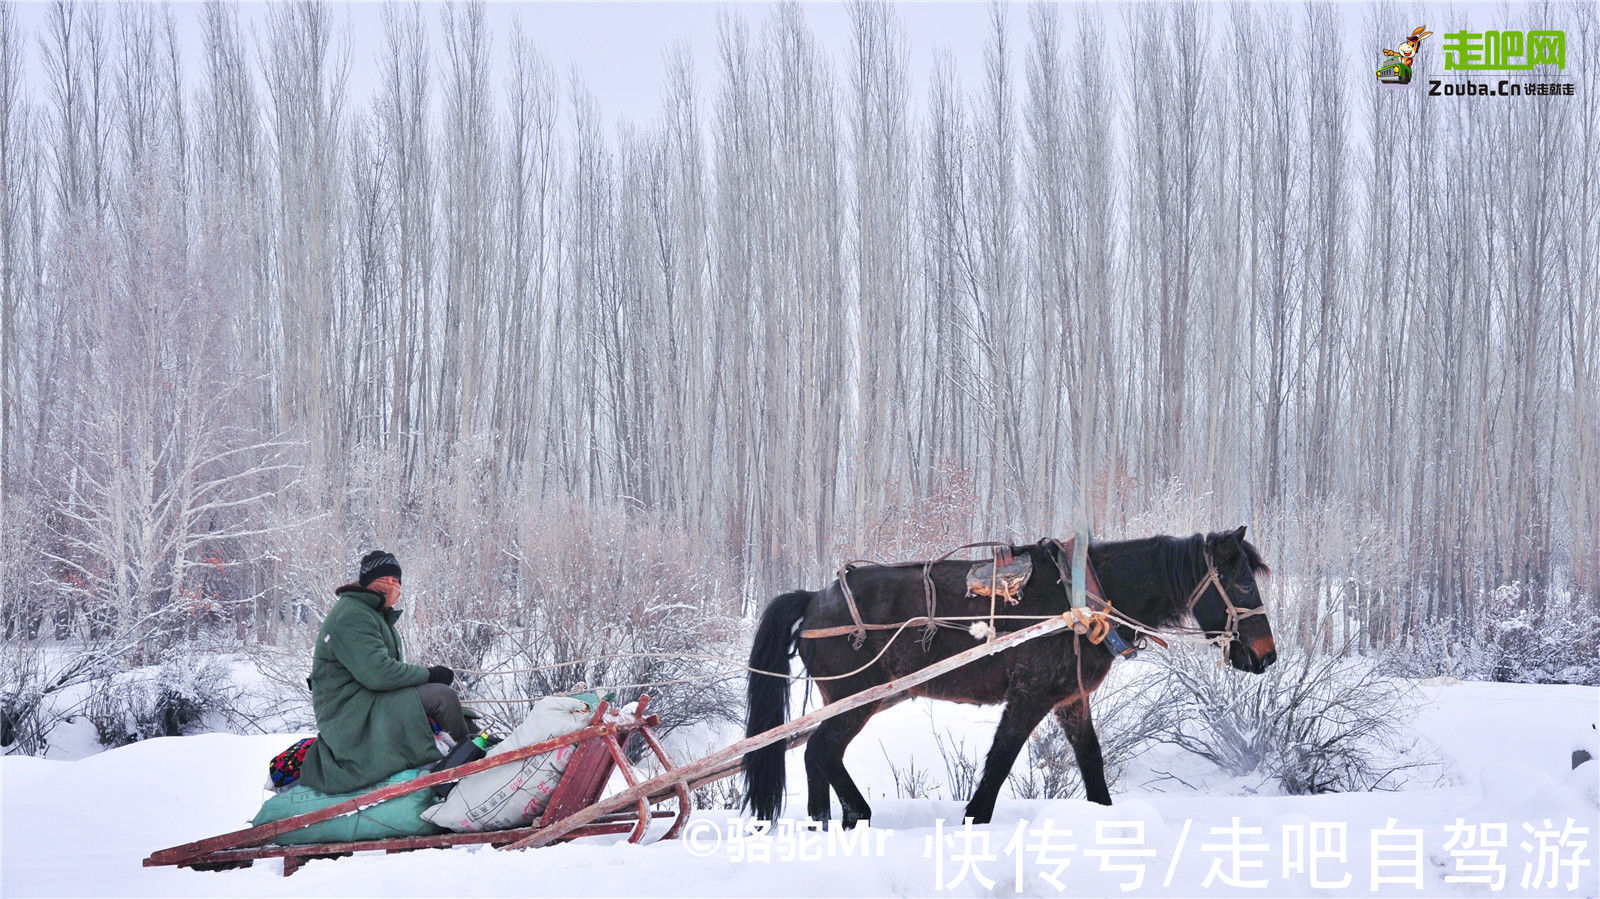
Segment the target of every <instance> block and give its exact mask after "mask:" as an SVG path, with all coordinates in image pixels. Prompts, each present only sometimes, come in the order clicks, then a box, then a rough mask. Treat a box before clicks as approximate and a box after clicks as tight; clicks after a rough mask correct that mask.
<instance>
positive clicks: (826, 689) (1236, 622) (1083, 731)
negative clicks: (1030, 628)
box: [744, 527, 1277, 827]
mask: <svg viewBox="0 0 1600 899" xmlns="http://www.w3.org/2000/svg"><path fill="white" fill-rule="evenodd" d="M1244 530H1245V529H1244V528H1242V527H1241V528H1239V529H1238V530H1235V531H1228V532H1225V533H1220V534H1207V535H1205V536H1202V535H1200V534H1195V535H1194V536H1192V537H1187V538H1175V537H1150V538H1146V539H1143V540H1125V541H1119V542H1112V543H1096V544H1093V545H1091V546H1090V547H1089V562H1090V565H1091V566H1092V568H1093V569H1094V571H1095V573H1096V574H1097V575H1098V576H1099V579H1100V586H1101V589H1102V590H1103V592H1104V594H1105V599H1106V600H1107V601H1108V602H1110V603H1111V605H1112V606H1113V608H1115V609H1116V611H1117V612H1119V613H1121V614H1122V615H1125V616H1127V617H1128V618H1130V619H1132V620H1134V621H1137V622H1139V623H1141V624H1143V625H1146V626H1148V627H1151V628H1160V627H1164V626H1168V625H1172V624H1175V623H1176V622H1178V621H1179V620H1180V619H1182V618H1183V617H1184V616H1185V615H1186V614H1188V613H1190V612H1192V613H1193V616H1194V620H1195V622H1196V623H1197V624H1198V625H1199V627H1200V628H1202V629H1203V630H1204V631H1205V632H1206V634H1207V636H1209V637H1213V638H1216V637H1218V636H1221V635H1224V634H1229V635H1231V639H1230V640H1229V641H1228V644H1227V646H1226V651H1227V655H1228V660H1229V662H1230V663H1231V664H1232V665H1233V667H1235V668H1238V669H1240V670H1241V671H1249V672H1253V673H1257V674H1259V673H1261V672H1263V671H1265V670H1266V668H1267V666H1268V665H1271V664H1272V663H1273V661H1275V660H1276V659H1277V652H1276V651H1275V650H1274V648H1273V641H1272V629H1271V627H1270V626H1269V625H1268V623H1267V618H1266V615H1265V613H1264V611H1258V610H1261V609H1262V605H1261V595H1260V593H1259V592H1258V590H1257V587H1256V575H1257V574H1258V573H1260V574H1262V575H1265V574H1266V573H1267V566H1266V565H1265V564H1264V563H1263V562H1262V561H1261V555H1260V554H1259V553H1257V552H1256V548H1255V547H1254V546H1251V545H1250V543H1249V542H1247V541H1246V540H1245V539H1244ZM1012 553H1013V554H1014V555H1016V556H1018V557H1021V556H1023V555H1027V556H1030V557H1031V560H1030V561H1031V562H1032V568H1033V574H1032V577H1031V578H1030V579H1029V580H1028V582H1027V585H1026V586H1025V587H1024V589H1023V591H1022V593H1021V595H1020V597H1019V598H1018V602H1017V603H1016V604H1015V605H1009V604H1007V603H1003V602H1002V603H1000V604H999V608H998V609H997V610H996V611H998V612H999V613H1000V614H1005V615H1016V616H1047V615H1056V614H1060V613H1061V612H1063V611H1065V610H1066V608H1067V605H1068V594H1067V587H1066V585H1065V584H1063V583H1062V577H1061V574H1060V572H1063V571H1067V570H1070V567H1071V563H1070V560H1068V559H1065V558H1063V557H1062V550H1061V548H1060V547H1059V545H1058V544H1056V543H1055V542H1054V541H1049V540H1046V541H1040V542H1039V543H1038V544H1036V545H1033V546H1019V547H1012ZM972 564H973V563H972V561H971V560H965V561H963V560H950V561H944V562H938V563H935V564H934V565H932V566H931V568H930V569H929V571H928V574H929V575H930V577H931V579H932V583H933V586H934V591H935V597H936V616H937V617H944V616H948V617H950V618H960V617H962V616H979V617H982V616H987V615H988V614H989V612H990V599H989V598H987V597H975V596H968V595H967V573H968V571H969V570H970V569H971V567H972ZM923 571H924V567H923V564H922V563H915V564H911V565H884V566H867V567H861V568H855V569H851V570H850V571H849V572H848V573H847V574H846V575H845V577H846V579H847V580H848V582H849V588H850V592H851V593H852V594H853V595H854V597H855V602H856V606H857V608H858V609H859V610H860V614H861V619H862V620H863V621H865V622H867V623H869V624H883V623H893V622H902V621H907V620H909V619H913V618H916V617H918V616H923V615H926V614H927V613H928V607H927V594H926V592H925V587H924V582H923ZM852 623H853V619H852V617H851V614H850V610H849V607H848V605H847V604H846V599H845V593H844V591H843V590H842V589H841V587H840V585H839V582H838V581H834V582H833V583H832V584H830V585H829V586H828V587H827V588H825V589H823V590H820V591H817V592H810V591H804V590H802V591H796V592H794V593H785V594H783V595H782V596H779V597H777V598H776V599H774V600H772V602H771V603H769V604H768V605H767V608H766V611H765V612H764V613H763V614H762V616H761V624H760V627H759V628H758V629H757V630H756V636H755V643H754V646H753V647H752V648H751V650H750V667H751V668H753V669H756V670H758V671H771V672H783V673H785V674H787V673H788V671H789V659H790V658H791V657H792V656H794V655H795V654H796V653H798V654H799V655H800V656H801V658H802V659H803V660H804V662H805V666H806V670H807V671H808V672H809V674H810V676H812V677H816V678H826V677H829V676H834V675H840V674H848V673H850V672H857V669H861V670H860V671H859V672H857V673H855V674H851V675H850V676H849V677H846V678H843V679H838V680H818V681H817V686H818V688H819V689H820V690H821V691H822V695H823V698H824V699H825V700H827V701H828V702H833V701H835V700H837V699H840V698H842V697H845V696H850V695H852V694H855V693H859V692H861V691H862V690H866V689H868V688H870V687H874V686H877V685H879V684H883V683H887V682H889V681H890V680H893V679H894V678H897V677H900V676H903V675H906V674H910V673H911V672H913V671H916V670H918V669H920V668H923V667H925V666H926V665H928V664H931V663H932V662H935V661H938V660H940V659H944V658H948V657H950V656H952V655H955V654H956V653H958V652H961V651H962V650H965V649H970V648H971V647H973V646H975V645H977V638H976V637H974V636H973V634H971V633H969V632H968V631H967V630H965V629H963V628H939V629H937V630H936V631H935V632H934V634H933V636H932V640H931V642H929V643H927V644H924V642H923V641H922V639H921V637H922V631H921V628H920V627H919V626H913V627H910V628H907V629H905V630H904V631H901V632H899V634H898V636H897V637H896V636H894V635H895V634H896V631H894V630H892V629H873V630H868V631H867V632H866V637H865V640H864V642H862V643H861V644H860V646H859V648H858V647H857V646H856V640H855V639H854V638H853V637H852V636H851V635H849V634H840V635H838V636H827V637H820V638H815V639H813V638H806V637H802V636H801V635H800V631H801V630H802V629H803V630H812V629H823V628H834V629H835V630H839V629H840V628H839V626H841V625H851V624H852ZM1030 623H1031V622H1030V621H1028V620H1024V619H1020V618H1018V619H999V620H996V622H995V624H996V629H997V630H999V631H1001V632H1005V631H1012V630H1018V629H1020V628H1022V627H1025V626H1027V625H1028V624H1030ZM1119 632H1120V633H1121V634H1122V636H1123V638H1124V639H1125V640H1128V641H1132V640H1134V639H1136V638H1137V636H1138V634H1137V633H1136V632H1135V630H1134V629H1133V628H1129V627H1121V628H1119ZM891 640H892V642H891ZM886 644H888V649H887V651H884V647H885V645H886ZM880 651H882V657H881V658H878V660H877V661H876V662H875V663H873V664H871V665H867V666H866V667H865V668H863V665H866V663H867V662H869V661H870V660H872V659H873V658H874V657H877V656H878V654H879V653H880ZM1111 662H1112V655H1111V652H1110V650H1109V649H1107V648H1106V646H1105V645H1104V644H1095V643H1091V642H1090V641H1089V640H1088V639H1087V638H1086V637H1083V636H1079V635H1077V634H1074V633H1072V632H1071V631H1061V632H1059V633H1055V634H1051V635H1049V636H1045V637H1039V638H1036V639H1034V640H1032V641H1030V642H1027V643H1023V644H1021V645H1019V646H1016V647H1013V648H1011V649H1008V650H1006V651H1004V652H1000V653H997V654H995V655H993V656H989V657H986V658H983V659H980V660H978V661H974V662H972V663H970V664H968V665H965V666H963V667H962V668H959V669H957V670H955V671H952V672H950V673H949V674H945V675H942V676H940V677H937V678H934V679H932V680H930V681H928V682H927V683H924V684H922V685H921V686H919V687H915V688H913V689H912V690H911V691H910V692H911V695H915V696H927V697H930V698H934V699H949V700H954V701H956V702H970V703H978V704H983V705H992V704H994V703H1001V702H1003V703H1005V711H1004V712H1003V713H1002V714H1001V716H1000V727H999V729H998V730H997V731H996V732H995V736H994V744H993V745H992V746H990V747H989V755H988V758H987V759H986V761H985V763H984V769H983V777H982V779H981V780H979V781H978V786H977V788H976V789H975V790H974V791H973V794H972V799H971V800H970V801H969V802H968V803H967V809H966V814H967V816H968V817H970V818H972V819H973V821H975V822H976V823H979V824H984V823H988V821H989V819H990V816H991V815H992V814H993V813H994V803H995V797H996V796H997V795H998V794H999V791H1000V785H1001V784H1002V783H1003V782H1004V781H1005V779H1006V776H1007V775H1008V774H1009V773H1010V772H1011V765H1012V763H1013V762H1014V761H1016V758H1017V753H1018V752H1019V751H1020V750H1021V749H1022V746H1023V744H1024V743H1026V742H1027V740H1028V736H1029V735H1030V734H1032V733H1033V729H1034V727H1035V726H1036V725H1038V723H1039V722H1040V721H1041V720H1043V719H1044V716H1045V715H1046V714H1048V713H1050V712H1052V711H1054V712H1055V714H1056V720H1057V721H1059V722H1060V723H1061V727H1062V729H1063V730H1065V731H1066V735H1067V739H1068V741H1069V742H1071V744H1072V751H1073V754H1074V755H1075V756H1076V758H1077V762H1078V768H1079V770H1080V771H1081V772H1082V774H1083V783H1084V789H1085V790H1086V791H1087V793H1088V797H1089V799H1090V801H1092V802H1098V803H1100V804H1101V805H1110V804H1111V793H1110V792H1109V791H1108V790H1107V788H1106V777H1105V765H1104V763H1103V761H1102V759H1101V756H1100V740H1099V738H1098V737H1097V736H1096V735H1095V731H1094V723H1093V721H1092V720H1091V718H1090V717H1089V694H1090V693H1092V692H1094V689H1095V688H1096V687H1098V686H1100V683H1101V682H1102V681H1104V680H1105V677H1106V674H1107V672H1109V671H1110V670H1111ZM788 704H789V683H788V681H787V680H786V679H785V678H781V677H776V676H774V675H770V674H751V676H750V684H749V713H748V717H747V719H746V726H745V734H746V735H747V736H754V735H755V734H758V733H761V732H763V731H766V730H769V729H771V728H774V727H777V726H778V725H780V724H782V723H783V722H784V721H786V720H787V719H788V716H789V709H788ZM884 707H885V706H884V704H883V703H873V704H870V705H865V706H862V707H861V708H858V709H854V710H852V711H850V712H846V713H845V714H842V715H839V716H838V717H835V718H830V719H828V720H827V721H825V722H824V723H823V724H822V726H821V727H819V728H818V729H817V731H816V733H815V734H813V735H812V737H811V739H810V741H809V742H808V743H807V745H806V751H805V763H806V785H807V789H808V802H807V811H808V812H809V813H810V815H811V817H812V818H815V819H816V820H818V821H822V822H827V821H828V818H829V793H828V790H829V787H832V788H833V791H834V792H835V793H837V794H838V796H839V804H840V806H841V807H842V809H843V823H844V826H845V827H853V826H855V824H856V822H858V821H860V820H861V819H863V818H870V817H872V809H871V807H869V806H868V805H867V800H866V799H865V798H864V797H863V796H862V795H861V791H860V790H859V789H857V788H856V785H855V783H854V782H853V781H852V780H851V779H850V774H849V772H847V771H846V770H845V767H844V751H845V747H846V746H848V745H849V743H850V741H851V740H852V739H854V738H855V736H856V734H858V733H860V732H861V728H862V727H864V726H865V725H866V723H867V719H869V718H871V717H872V716H873V714H874V713H875V712H877V711H879V710H880V709H881V708H884ZM783 756H784V744H783V743H782V742H781V741H780V742H779V743H777V744H775V745H772V746H768V747H765V748H762V749H758V750H755V751H754V752H751V753H749V754H748V755H746V756H745V759H744V769H745V785H746V790H747V795H748V796H749V802H750V805H751V808H752V809H753V810H754V811H755V813H756V815H757V817H760V818H763V819H767V820H770V819H772V818H774V817H776V816H777V815H778V814H779V813H780V812H782V810H783V793H784V758H783Z"/></svg>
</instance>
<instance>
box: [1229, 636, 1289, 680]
mask: <svg viewBox="0 0 1600 899" xmlns="http://www.w3.org/2000/svg"><path fill="white" fill-rule="evenodd" d="M1277 660H1278V650H1277V647H1276V646H1274V645H1273V642H1272V638H1271V637H1258V638H1257V639H1255V640H1251V641H1250V643H1249V644H1248V645H1246V644H1245V643H1244V641H1242V640H1239V639H1237V638H1235V639H1234V641H1233V642H1232V643H1231V644H1229V645H1228V664H1230V665H1232V666H1233V667H1235V668H1237V669H1239V670H1240V671H1247V672H1249V673H1251V674H1262V673H1264V672H1265V671H1266V670H1267V668H1268V667H1269V666H1271V665H1272V663H1273V662H1276V661H1277Z"/></svg>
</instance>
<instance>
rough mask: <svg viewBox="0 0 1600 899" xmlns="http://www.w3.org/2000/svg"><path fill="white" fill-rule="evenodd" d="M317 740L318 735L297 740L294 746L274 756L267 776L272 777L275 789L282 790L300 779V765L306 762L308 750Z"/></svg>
mask: <svg viewBox="0 0 1600 899" xmlns="http://www.w3.org/2000/svg"><path fill="white" fill-rule="evenodd" d="M315 742H317V738H316V737H306V738H305V739H304V740H296V741H295V742H294V745H293V746H290V747H289V748H288V749H285V750H284V751H282V752H280V753H278V754H277V755H275V756H273V757H272V763H271V764H270V765H268V766H267V776H268V777H271V778H272V786H273V787H274V788H275V789H279V790H281V789H283V788H284V787H287V786H289V785H291V784H293V783H294V782H295V781H297V780H299V779H300V766H301V765H304V764H305V762H306V750H307V749H310V748H311V744H312V743H315Z"/></svg>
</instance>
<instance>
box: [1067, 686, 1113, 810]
mask: <svg viewBox="0 0 1600 899" xmlns="http://www.w3.org/2000/svg"><path fill="white" fill-rule="evenodd" d="M1056 720H1057V721H1059V722H1060V723H1061V729H1062V730H1063V731H1066V734H1067V742H1069V743H1071V744H1072V754H1073V755H1074V756H1077V759H1078V773H1079V774H1081V775H1083V791H1084V793H1085V794H1086V795H1087V796H1088V798H1089V801H1090V802H1097V803H1099V804H1101V805H1110V804H1111V791H1110V790H1109V789H1107V788H1106V763H1105V759H1104V758H1103V757H1102V756H1101V755H1100V737H1099V735H1097V734H1096V733H1095V732H1094V720H1093V719H1091V718H1090V717H1089V697H1088V696H1080V697H1078V698H1077V699H1074V700H1073V701H1071V702H1068V703H1065V704H1063V705H1061V706H1059V707H1058V708H1057V709H1056Z"/></svg>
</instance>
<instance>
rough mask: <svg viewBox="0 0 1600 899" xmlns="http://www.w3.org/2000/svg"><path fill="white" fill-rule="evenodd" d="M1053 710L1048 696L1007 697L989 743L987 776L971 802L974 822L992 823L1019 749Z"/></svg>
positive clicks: (970, 810) (970, 808)
mask: <svg viewBox="0 0 1600 899" xmlns="http://www.w3.org/2000/svg"><path fill="white" fill-rule="evenodd" d="M1048 711H1050V702H1049V701H1048V700H1040V699H1036V698H1034V697H1032V696H1026V695H1021V696H1011V697H1007V699H1006V710H1005V711H1004V712H1002V713H1001V715H1000V727H999V728H998V729H996V730H995V732H994V743H993V744H992V745H990V747H989V757H988V759H987V760H985V761H984V764H983V777H982V778H980V779H979V780H978V787H977V789H975V790H973V791H972V799H971V800H970V801H969V802H968V803H967V812H966V815H967V817H968V818H971V819H972V823H974V824H988V823H989V819H990V818H992V817H993V816H994V801H995V798H996V797H997V796H999V795H1000V785H1001V784H1003V783H1005V781H1006V777H1007V776H1009V775H1010V774H1011V766H1012V764H1013V763H1015V762H1016V760H1017V753H1019V752H1021V751H1022V747H1023V744H1025V743H1027V742H1028V737H1029V735H1031V734H1032V733H1033V729H1034V728H1035V727H1037V726H1038V725H1039V722H1040V721H1043V720H1044V716H1045V713H1046V712H1048Z"/></svg>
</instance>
